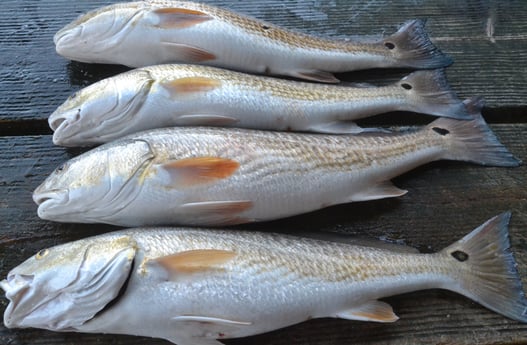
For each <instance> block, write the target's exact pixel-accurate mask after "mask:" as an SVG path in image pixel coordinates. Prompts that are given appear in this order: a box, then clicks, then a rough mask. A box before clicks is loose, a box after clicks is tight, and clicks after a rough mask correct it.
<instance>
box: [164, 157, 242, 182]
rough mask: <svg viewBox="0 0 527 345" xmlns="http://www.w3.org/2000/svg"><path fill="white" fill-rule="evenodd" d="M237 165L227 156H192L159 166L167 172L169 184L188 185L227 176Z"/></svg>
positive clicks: (232, 172) (236, 168)
mask: <svg viewBox="0 0 527 345" xmlns="http://www.w3.org/2000/svg"><path fill="white" fill-rule="evenodd" d="M239 166H240V164H239V163H238V162H237V161H235V160H232V159H228V158H220V157H194V158H186V159H179V160H175V161H170V162H168V163H165V164H162V165H161V168H162V169H163V170H164V171H166V172H167V173H168V174H169V176H170V185H171V186H173V187H189V186H193V185H197V184H202V183H210V182H213V181H215V180H219V179H224V178H227V177H229V176H231V175H232V174H234V173H235V172H236V170H238V168H239Z"/></svg>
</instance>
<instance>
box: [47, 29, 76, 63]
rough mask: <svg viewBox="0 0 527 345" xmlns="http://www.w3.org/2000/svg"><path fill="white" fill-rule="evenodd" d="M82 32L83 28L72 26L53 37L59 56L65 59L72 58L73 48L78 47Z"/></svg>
mask: <svg viewBox="0 0 527 345" xmlns="http://www.w3.org/2000/svg"><path fill="white" fill-rule="evenodd" d="M81 32H82V27H81V26H76V27H73V28H72V27H71V26H70V25H68V26H66V27H64V28H63V29H61V30H59V31H58V32H57V33H56V34H55V36H53V42H54V43H55V50H56V51H57V53H58V54H59V55H62V56H64V57H70V56H71V55H72V53H74V50H73V49H72V48H73V47H76V46H78V44H77V42H76V41H78V38H79V36H80V34H81Z"/></svg>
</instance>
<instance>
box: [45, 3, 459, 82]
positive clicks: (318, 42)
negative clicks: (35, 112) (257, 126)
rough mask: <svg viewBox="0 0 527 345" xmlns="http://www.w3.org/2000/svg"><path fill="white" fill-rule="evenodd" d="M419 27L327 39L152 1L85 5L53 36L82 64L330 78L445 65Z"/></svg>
mask: <svg viewBox="0 0 527 345" xmlns="http://www.w3.org/2000/svg"><path fill="white" fill-rule="evenodd" d="M424 25H425V21H424V20H419V19H414V20H409V21H407V22H405V23H404V24H403V25H402V26H401V27H400V28H399V30H398V31H397V32H396V33H394V34H392V35H390V36H387V37H383V38H381V39H376V40H369V41H368V40H366V39H360V40H359V39H355V40H332V39H328V38H321V37H316V36H310V35H307V34H304V33H299V32H294V31H290V30H286V29H283V28H280V27H278V26H276V25H273V24H271V23H267V22H264V21H260V20H257V19H254V18H250V17H248V16H245V15H242V14H237V13H234V12H232V11H229V10H227V9H222V8H218V7H214V6H210V5H205V4H201V3H194V2H186V1H166V0H152V1H136V2H127V3H117V4H113V5H109V6H106V7H102V8H98V9H95V10H93V11H90V12H88V13H86V14H83V15H81V16H80V17H78V18H77V19H76V20H74V21H73V22H71V23H70V24H68V25H66V26H65V27H64V28H62V29H61V30H59V31H58V32H57V33H56V34H55V36H54V42H55V48H56V51H57V53H58V54H59V55H62V56H63V57H65V58H67V59H71V60H76V61H81V62H86V63H105V64H121V65H126V66H129V67H144V66H149V65H157V64H163V63H174V62H184V63H192V64H205V65H211V66H217V67H223V68H227V69H234V70H239V71H244V72H250V73H260V74H272V75H281V76H290V77H295V78H300V79H305V80H311V81H317V82H324V83H337V82H338V81H339V80H338V79H337V78H336V77H335V76H334V75H333V73H335V72H346V71H353V70H359V69H369V68H387V67H397V68H416V69H429V68H432V69H434V68H440V67H446V66H448V65H450V64H451V63H452V58H450V57H449V56H447V55H445V54H444V53H442V52H441V51H440V50H439V49H438V48H437V47H436V46H435V45H434V44H433V43H432V42H431V41H430V39H429V37H428V35H427V33H426V30H425V28H424Z"/></svg>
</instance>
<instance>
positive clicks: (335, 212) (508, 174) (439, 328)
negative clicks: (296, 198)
mask: <svg viewBox="0 0 527 345" xmlns="http://www.w3.org/2000/svg"><path fill="white" fill-rule="evenodd" d="M206 2H210V3H212V4H215V5H218V6H223V7H227V8H230V9H233V10H235V11H238V12H242V13H246V14H249V15H252V16H255V17H258V18H260V19H264V20H267V21H269V22H272V23H275V24H278V25H282V26H284V27H288V28H292V29H296V30H299V31H302V32H306V33H311V34H316V35H321V36H326V37H338V38H346V37H349V36H351V35H357V34H360V35H363V34H366V35H381V34H390V33H392V32H394V31H395V30H396V29H397V27H398V25H400V24H401V23H403V22H404V21H406V20H408V19H412V18H427V19H428V22H427V29H428V31H429V32H430V35H431V36H432V37H433V41H434V43H435V44H437V45H438V46H439V47H440V48H441V49H442V50H443V51H444V52H446V53H448V54H450V55H451V56H452V57H453V58H454V60H455V63H454V65H452V66H451V67H449V68H448V69H447V74H448V78H449V81H450V83H451V85H452V87H453V88H454V89H455V90H456V92H458V94H459V95H460V97H470V96H475V95H481V96H484V97H485V99H486V100H487V106H486V107H485V109H484V111H483V115H484V117H485V119H486V120H487V121H488V122H489V123H490V124H491V128H492V129H493V130H494V131H495V133H496V134H497V136H498V137H499V138H500V139H501V141H502V142H503V143H504V144H505V145H506V146H507V147H508V148H509V149H510V151H512V152H513V153H514V155H515V156H516V157H518V158H519V159H521V160H523V161H524V162H525V161H527V121H526V119H527V1H523V0H516V1H514V0H510V1H498V0H495V1H454V0H442V1H437V0H413V1H411V0H406V1H386V0H373V1H360V0H347V1H343V0H283V1H282V0H266V1H234V0H214V1H206ZM109 3H111V1H104V0H91V1H66V0H40V1H37V0H24V1H17V0H4V1H3V2H2V11H0V43H1V44H0V277H1V278H4V277H5V276H6V274H7V273H8V271H9V270H10V269H11V268H13V267H15V266H16V265H18V264H19V263H21V262H22V261H23V260H25V259H26V258H27V257H29V256H31V255H33V254H34V253H35V252H36V251H38V250H40V249H42V248H45V247H49V246H52V245H55V244H59V243H64V242H67V241H71V240H75V239H79V238H83V237H86V236H90V235H95V234H99V233H102V232H106V231H110V230H113V229H115V228H114V227H111V226H101V225H77V224H58V223H52V222H48V221H43V220H41V219H39V218H38V217H37V214H36V205H35V204H34V203H33V201H32V199H31V193H32V191H33V189H34V188H35V187H36V186H37V185H39V184H40V182H42V181H43V179H44V178H45V177H46V176H47V175H48V174H49V173H50V172H51V171H52V170H53V169H55V168H56V166H58V165H59V164H60V163H62V162H64V161H65V160H67V159H69V158H71V157H73V156H75V155H77V154H79V153H80V152H82V151H83V150H81V149H64V148H61V147H57V146H54V145H53V144H52V142H51V135H50V134H51V131H50V129H49V127H48V125H47V117H48V116H49V114H51V112H52V111H53V110H54V109H55V108H56V107H57V106H58V105H60V104H61V103H62V102H63V101H64V100H65V99H66V98H67V97H68V96H69V95H70V94H71V93H73V92H74V91H75V90H78V89H80V88H81V87H84V86H86V85H89V84H91V83H93V82H95V81H97V80H100V79H101V78H104V77H107V76H111V75H114V74H117V73H119V72H121V71H124V70H125V69H124V68H123V67H120V66H96V65H87V64H81V63H75V62H70V61H67V60H65V59H63V58H62V57H60V56H58V55H56V53H55V50H54V45H53V35H54V33H55V32H56V31H57V30H59V29H60V28H61V27H62V26H64V25H65V24H67V23H68V22H70V21H71V20H72V19H74V18H75V17H76V16H77V15H79V14H81V13H83V12H85V11H87V10H90V9H93V8H96V7H99V6H102V5H105V4H109ZM400 75H402V72H401V71H374V72H371V71H366V72H357V73H349V74H345V75H341V76H339V77H341V78H343V79H345V80H359V81H373V82H378V81H380V80H381V79H382V78H384V77H387V80H393V79H394V78H396V77H398V76H400ZM431 120H432V117H428V116H424V115H416V114H408V113H396V114H386V115H382V116H378V117H375V118H373V119H369V120H367V121H365V122H364V123H365V124H368V125H405V126H407V125H422V124H425V123H427V122H429V121H431ZM394 183H395V184H396V185H397V186H398V187H400V188H403V189H407V190H408V191H409V192H408V194H407V195H405V196H403V197H401V198H398V199H387V200H380V201H373V202H362V203H354V204H347V205H340V206H337V207H331V208H327V209H324V210H321V211H319V212H313V213H310V214H306V215H302V216H298V217H293V218H289V219H285V220H282V221H276V222H271V223H265V224H256V225H253V226H250V227H249V226H247V227H245V228H250V229H258V230H272V231H282V232H289V233H302V232H305V231H311V232H313V231H324V232H338V233H344V234H346V235H347V234H349V235H360V236H361V237H367V238H383V239H388V240H391V241H395V242H400V243H405V244H408V245H411V246H414V247H417V248H419V249H420V250H422V251H426V252H431V251H437V250H440V249H442V248H443V247H445V246H447V245H449V244H450V243H451V242H454V241H455V240H457V239H459V238H461V237H462V236H463V235H465V234H466V233H468V232H469V231H470V230H472V229H473V228H475V227H476V226H478V225H480V224H481V223H483V222H484V221H485V220H487V219H489V218H490V217H492V216H494V215H497V214H499V213H501V212H503V211H507V210H510V211H511V212H512V220H511V224H510V234H511V241H512V247H513V251H514V253H515V257H516V260H517V262H518V269H519V271H520V275H521V277H522V279H523V283H524V286H527V165H526V164H524V165H523V166H521V167H519V168H492V167H481V166H476V165H470V164H464V163H452V162H445V161H442V162H436V163H433V164H428V165H426V166H424V167H422V168H419V169H417V170H414V171H412V172H410V173H407V174H405V175H403V176H401V177H399V178H397V179H395V180H394ZM385 301H387V302H388V303H390V304H391V305H392V306H393V308H394V311H395V312H396V313H397V315H398V316H399V317H400V320H399V321H397V322H395V323H393V324H379V323H368V322H353V321H346V320H338V319H318V320H311V321H309V322H305V323H302V324H299V325H296V326H293V327H289V328H286V329H282V330H277V331H275V332H272V333H268V334H263V335H258V336H254V337H251V338H244V339H233V340H228V341H225V343H227V344H233V345H234V344H236V345H242V344H252V345H264V344H273V345H280V344H283V345H285V344H288V345H289V344H291V345H301V344H302V345H307V344H310V345H344V344H355V345H366V344H368V345H370V344H401V345H402V344H430V345H431V344H527V325H526V324H521V323H519V322H516V321H511V320H509V319H507V318H505V317H503V316H501V315H498V314H496V313H494V312H491V311H489V310H487V309H485V308H484V307H482V306H480V305H478V304H476V303H474V302H472V301H470V300H469V299H466V298H464V297H462V296H460V295H456V294H454V293H450V292H446V291H442V290H430V291H420V292H416V293H411V294H406V295H402V296H394V297H390V298H386V299H385ZM6 306H7V300H6V299H5V298H3V297H2V298H0V311H1V312H2V313H3V311H4V309H5V307H6ZM137 313H141V310H137ZM167 317H168V316H167ZM0 344H6V345H8V344H9V345H22V344H24V345H33V344H46V345H49V344H56V345H66V344H68V345H69V344H71V345H73V344H75V345H95V344H112V345H124V344H126V345H135V344H137V345H139V344H152V345H154V344H156V345H157V344H159V345H161V344H167V345H168V342H166V341H163V340H158V339H148V338H140V337H130V336H117V335H102V334H80V333H54V332H48V331H43V330H36V329H6V328H5V327H4V326H3V325H1V326H0Z"/></svg>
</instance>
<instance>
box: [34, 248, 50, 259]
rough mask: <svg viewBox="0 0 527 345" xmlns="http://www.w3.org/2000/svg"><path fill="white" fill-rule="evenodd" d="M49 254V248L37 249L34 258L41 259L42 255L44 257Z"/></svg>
mask: <svg viewBox="0 0 527 345" xmlns="http://www.w3.org/2000/svg"><path fill="white" fill-rule="evenodd" d="M48 254H49V249H42V250H41V251H39V252H38V253H37V255H35V258H36V259H37V260H40V259H43V258H44V257H46V255H48Z"/></svg>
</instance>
